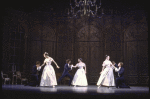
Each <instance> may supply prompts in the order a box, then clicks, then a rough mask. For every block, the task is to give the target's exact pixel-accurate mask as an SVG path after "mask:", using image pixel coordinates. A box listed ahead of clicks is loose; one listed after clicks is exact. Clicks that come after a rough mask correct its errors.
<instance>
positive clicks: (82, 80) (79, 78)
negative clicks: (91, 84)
mask: <svg viewBox="0 0 150 99" xmlns="http://www.w3.org/2000/svg"><path fill="white" fill-rule="evenodd" d="M78 62H79V63H77V64H76V65H75V66H72V67H78V68H79V69H78V70H77V71H76V73H75V75H74V77H73V80H72V85H74V87H76V85H78V86H87V85H88V83H87V79H86V75H85V74H86V65H85V63H83V61H82V58H79V59H78ZM83 67H84V68H85V70H84V69H83Z"/></svg>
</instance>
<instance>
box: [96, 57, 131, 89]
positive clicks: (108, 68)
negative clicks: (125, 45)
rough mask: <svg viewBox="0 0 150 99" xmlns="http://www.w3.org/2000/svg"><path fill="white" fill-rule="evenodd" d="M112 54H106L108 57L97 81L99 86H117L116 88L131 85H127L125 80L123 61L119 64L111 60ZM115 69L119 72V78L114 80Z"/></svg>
mask: <svg viewBox="0 0 150 99" xmlns="http://www.w3.org/2000/svg"><path fill="white" fill-rule="evenodd" d="M109 59H110V56H108V55H106V59H105V61H104V62H103V64H102V71H101V72H100V74H101V75H100V77H99V80H98V82H97V86H98V88H99V87H100V86H101V85H104V86H108V88H109V87H110V86H115V85H116V88H118V87H119V88H129V86H126V85H125V83H124V82H125V81H124V76H123V74H124V68H123V67H122V66H123V63H122V62H119V63H118V65H117V64H116V63H115V62H114V61H113V62H111V61H110V60H109ZM113 69H115V72H117V78H116V80H115V81H114V74H113Z"/></svg>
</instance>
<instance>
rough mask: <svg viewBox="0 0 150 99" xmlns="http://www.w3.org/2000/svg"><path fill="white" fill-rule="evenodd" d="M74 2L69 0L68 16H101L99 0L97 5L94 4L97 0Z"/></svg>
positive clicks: (78, 0) (77, 0) (76, 0)
mask: <svg viewBox="0 0 150 99" xmlns="http://www.w3.org/2000/svg"><path fill="white" fill-rule="evenodd" d="M74 2H75V3H74V4H72V3H71V0H70V7H71V9H70V11H69V9H68V16H69V17H70V18H72V17H75V18H77V17H78V16H92V17H98V18H101V17H102V16H103V14H104V11H103V9H102V8H101V0H99V5H97V4H96V3H98V0H97V1H96V0H74ZM73 6H74V7H73ZM100 8H101V14H100V15H97V11H98V9H100Z"/></svg>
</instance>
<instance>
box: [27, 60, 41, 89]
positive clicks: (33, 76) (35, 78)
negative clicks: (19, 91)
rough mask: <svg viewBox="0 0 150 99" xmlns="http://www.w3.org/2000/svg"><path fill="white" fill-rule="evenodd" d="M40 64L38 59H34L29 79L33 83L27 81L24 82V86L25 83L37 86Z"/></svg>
mask: <svg viewBox="0 0 150 99" xmlns="http://www.w3.org/2000/svg"><path fill="white" fill-rule="evenodd" d="M40 64H41V63H40V61H36V65H34V66H33V68H32V74H31V79H32V81H34V83H31V82H29V83H27V84H25V86H27V85H29V86H36V87H38V86H39V83H40V72H41V70H40V69H39V67H40Z"/></svg>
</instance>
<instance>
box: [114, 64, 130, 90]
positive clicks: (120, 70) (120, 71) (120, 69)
mask: <svg viewBox="0 0 150 99" xmlns="http://www.w3.org/2000/svg"><path fill="white" fill-rule="evenodd" d="M113 65H115V66H116V67H115V66H114V68H115V71H116V72H117V73H118V75H117V78H116V88H118V87H119V88H130V87H129V86H127V85H125V80H124V68H123V67H122V66H123V63H122V62H119V63H118V65H117V64H115V62H114V63H113Z"/></svg>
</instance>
